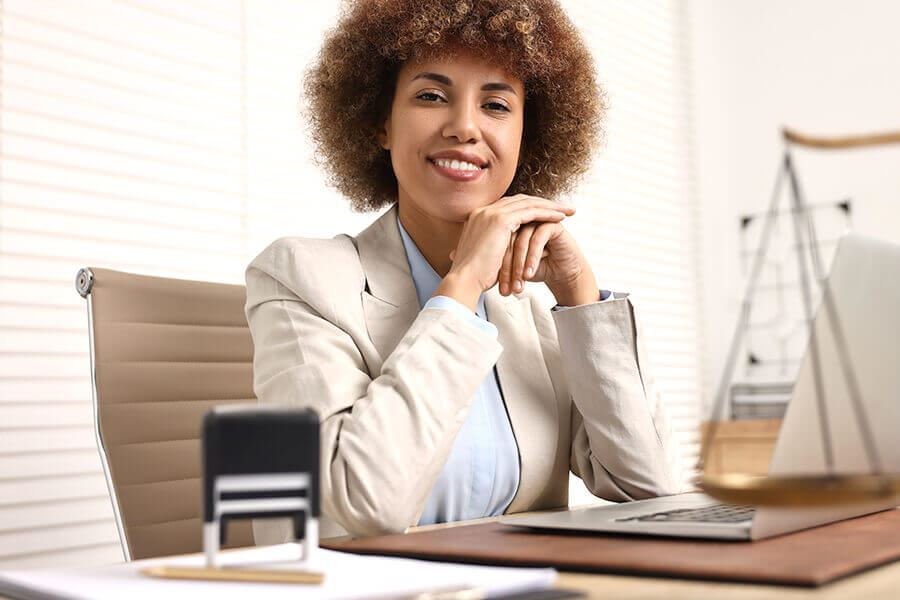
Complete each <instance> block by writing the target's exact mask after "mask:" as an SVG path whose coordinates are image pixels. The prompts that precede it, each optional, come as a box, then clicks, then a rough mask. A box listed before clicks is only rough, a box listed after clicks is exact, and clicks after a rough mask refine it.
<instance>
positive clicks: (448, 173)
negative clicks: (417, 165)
mask: <svg viewBox="0 0 900 600" xmlns="http://www.w3.org/2000/svg"><path fill="white" fill-rule="evenodd" d="M428 164H430V165H431V166H432V167H433V168H434V170H435V171H437V172H438V174H440V175H443V176H444V177H446V178H448V179H452V180H453V181H475V180H476V179H478V178H479V177H481V174H482V173H484V172H485V171H486V170H487V167H484V168H481V169H478V170H477V171H462V170H458V169H450V168H447V167H440V166H438V165H437V163H435V162H434V161H432V160H431V159H430V158H429V159H428Z"/></svg>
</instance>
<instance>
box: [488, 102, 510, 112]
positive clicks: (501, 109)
mask: <svg viewBox="0 0 900 600" xmlns="http://www.w3.org/2000/svg"><path fill="white" fill-rule="evenodd" d="M485 106H498V107H500V108H499V109H497V108H492V109H491V110H500V111H506V112H509V108H507V107H506V105H505V104H500V103H499V102H488V103H487V104H485Z"/></svg>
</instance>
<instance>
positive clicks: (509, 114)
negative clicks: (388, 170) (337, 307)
mask: <svg viewBox="0 0 900 600" xmlns="http://www.w3.org/2000/svg"><path fill="white" fill-rule="evenodd" d="M524 108H525V89H524V85H523V83H522V82H521V81H520V80H519V79H518V78H516V77H515V76H513V75H511V74H509V73H507V72H505V71H503V70H502V69H500V68H498V67H496V66H494V65H492V64H491V63H490V62H488V61H486V60H484V59H481V58H478V57H477V56H475V55H472V54H469V53H458V54H456V55H454V56H453V57H452V58H449V57H448V58H444V59H429V60H418V61H412V60H410V61H407V62H406V63H404V64H403V65H402V67H401V69H400V72H399V73H398V76H397V86H396V89H395V93H394V101H393V104H392V106H391V112H390V115H389V116H388V118H387V120H386V122H385V124H384V129H383V131H381V132H379V141H380V143H381V145H382V147H384V148H386V149H388V150H390V153H391V164H392V165H393V168H394V174H395V175H396V177H397V182H398V185H399V196H400V198H399V200H400V202H401V203H407V204H409V206H408V207H407V208H410V209H413V210H415V211H420V212H423V213H425V214H427V215H428V216H430V217H433V218H437V219H441V220H446V221H453V222H461V221H465V220H466V219H467V218H468V216H469V213H471V212H472V211H473V210H474V209H476V208H479V207H481V206H486V205H488V204H491V203H493V202H496V201H497V200H499V199H500V198H501V197H502V196H503V194H504V193H505V192H506V190H507V189H508V188H509V185H510V184H511V183H512V180H513V178H514V177H515V174H516V168H517V166H518V160H519V151H520V146H521V143H522V130H523V123H524ZM464 157H467V158H468V159H469V161H468V162H470V163H471V162H474V166H473V165H471V164H469V165H466V164H462V165H460V164H456V163H453V162H452V161H453V160H454V159H456V160H460V159H461V158H464Z"/></svg>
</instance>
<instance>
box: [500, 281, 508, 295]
mask: <svg viewBox="0 0 900 600" xmlns="http://www.w3.org/2000/svg"><path fill="white" fill-rule="evenodd" d="M506 289H507V286H506V284H505V283H501V284H500V295H501V296H505V295H506Z"/></svg>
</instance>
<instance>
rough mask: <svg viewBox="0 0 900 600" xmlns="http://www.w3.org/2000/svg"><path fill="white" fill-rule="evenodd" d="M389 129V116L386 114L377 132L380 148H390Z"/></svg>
mask: <svg viewBox="0 0 900 600" xmlns="http://www.w3.org/2000/svg"><path fill="white" fill-rule="evenodd" d="M390 130H391V117H390V116H388V117H387V118H386V119H385V120H384V124H383V125H382V126H381V128H380V129H379V130H378V132H377V135H378V145H379V146H381V147H382V148H384V149H385V150H390V149H391V135H390Z"/></svg>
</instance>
